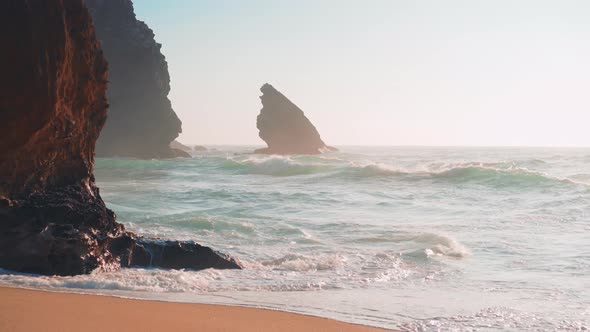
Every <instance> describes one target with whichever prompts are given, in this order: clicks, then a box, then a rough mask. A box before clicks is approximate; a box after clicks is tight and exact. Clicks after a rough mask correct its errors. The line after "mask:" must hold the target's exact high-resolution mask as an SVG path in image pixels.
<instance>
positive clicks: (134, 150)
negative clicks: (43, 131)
mask: <svg viewBox="0 0 590 332" xmlns="http://www.w3.org/2000/svg"><path fill="white" fill-rule="evenodd" d="M86 4H87V6H88V8H89V10H90V13H91V15H92V17H93V18H94V25H95V26H96V33H97V36H98V38H99V40H100V42H101V44H102V48H103V50H104V54H105V57H106V59H107V61H108V63H109V85H108V90H107V99H108V102H109V105H110V107H109V117H108V119H107V122H106V125H105V127H104V130H103V131H102V133H101V135H100V138H99V140H98V143H97V147H96V153H97V156H99V157H133V158H144V159H151V158H174V157H190V155H188V154H185V153H181V152H178V151H174V150H172V149H171V148H170V146H169V144H170V142H172V141H173V140H174V139H175V138H176V137H178V134H179V133H180V132H182V130H181V125H182V123H181V121H180V119H179V118H178V116H177V115H176V113H175V112H174V110H173V109H172V106H171V103H170V100H169V99H168V93H169V92H170V75H169V73H168V64H167V63H166V59H165V58H164V55H162V52H161V50H160V49H161V46H162V45H161V44H158V43H157V42H156V41H155V39H154V33H153V31H152V30H151V29H150V28H149V27H148V26H147V25H146V24H145V23H144V22H142V21H139V20H137V18H136V17H135V13H134V9H133V3H132V2H131V1H130V0H86Z"/></svg>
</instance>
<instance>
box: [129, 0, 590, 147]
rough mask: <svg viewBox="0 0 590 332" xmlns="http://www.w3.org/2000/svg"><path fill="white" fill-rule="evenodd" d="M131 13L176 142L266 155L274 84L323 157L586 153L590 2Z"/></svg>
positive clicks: (239, 2) (255, 0) (198, 4)
mask: <svg viewBox="0 0 590 332" xmlns="http://www.w3.org/2000/svg"><path fill="white" fill-rule="evenodd" d="M134 4H135V11H136V14H137V17H138V19H140V20H143V21H145V22H146V23H147V24H148V25H149V26H150V27H151V28H152V29H153V30H154V33H155V35H156V40H157V41H158V42H159V43H161V44H162V45H163V46H162V52H163V53H164V55H165V56H166V59H167V61H168V65H169V70H170V75H171V87H172V90H171V92H170V95H169V97H170V99H171V101H172V105H173V108H174V109H175V111H176V113H177V114H178V116H179V117H180V118H181V120H182V122H183V133H182V134H181V136H180V137H179V140H180V141H181V142H183V143H187V144H204V145H207V144H221V145H223V144H248V145H251V144H252V145H254V144H256V145H263V144H264V142H263V141H262V140H260V138H258V130H257V129H256V116H257V115H258V113H259V111H260V108H261V107H262V105H261V104H260V99H259V96H260V91H259V88H260V86H261V85H262V84H264V83H270V84H272V85H273V86H274V87H275V88H277V89H278V90H279V91H281V92H282V93H283V94H284V95H285V96H287V97H288V98H289V99H291V101H293V102H294V103H295V104H296V105H298V106H299V107H300V108H301V109H302V110H303V111H304V112H305V114H306V115H307V117H308V118H309V119H310V120H311V121H312V122H313V123H314V124H315V126H316V128H317V129H318V130H319V132H320V134H321V136H322V138H323V139H324V141H325V142H326V143H328V144H330V145H337V146H338V145H396V146H397V145H427V146H433V145H447V146H463V145H467V146H590V130H588V126H589V125H590V112H589V111H590V93H589V92H590V91H589V88H590V19H588V18H589V17H590V1H586V0H578V1H574V0H554V1H546V0H519V1H513V0H485V1H484V0H445V1H441V0H405V1H396V0H365V1H361V0H357V1H347V0H323V1H322V0H296V1H295V0H293V1H291V0H288V1H285V0H247V1H244V0H198V1H195V0H168V1H161V0H134Z"/></svg>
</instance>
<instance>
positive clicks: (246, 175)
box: [0, 146, 590, 331]
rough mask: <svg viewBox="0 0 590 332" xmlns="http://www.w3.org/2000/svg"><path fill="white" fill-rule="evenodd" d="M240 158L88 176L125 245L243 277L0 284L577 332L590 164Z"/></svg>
mask: <svg viewBox="0 0 590 332" xmlns="http://www.w3.org/2000/svg"><path fill="white" fill-rule="evenodd" d="M253 149H254V147H246V146H219V147H216V150H215V151H210V152H203V153H196V152H195V153H194V158H192V159H174V160H131V159H97V162H96V170H95V174H96V179H97V184H98V186H99V187H100V189H101V195H102V197H103V199H104V200H105V201H106V203H107V205H108V206H109V207H110V208H111V209H112V210H114V211H115V212H116V213H117V216H118V221H119V222H121V223H123V224H125V226H126V228H127V229H129V230H131V231H134V232H137V233H139V234H141V235H145V236H149V237H159V238H164V239H177V240H195V241H197V242H199V243H201V244H203V245H207V246H211V247H213V248H214V249H216V250H219V251H221V252H224V253H227V254H230V255H232V256H233V257H235V258H237V259H238V260H239V261H240V262H241V263H242V264H243V266H244V269H243V270H223V271H218V270H204V271H198V272H195V271H174V270H159V269H122V270H120V271H116V272H100V273H99V272H95V273H93V274H91V275H84V276H76V277H44V276H34V275H27V274H18V273H14V272H11V271H6V270H0V282H1V283H4V284H9V285H13V286H20V287H30V288H41V289H49V290H56V291H70V292H80V293H94V294H106V295H115V296H123V297H132V298H141V299H157V300H165V301H179V302H198V303H216V304H230V305H246V306H255V307H262V308H271V309H279V310H286V311H292V312H298V313H305V314H311V315H316V316H323V317H330V318H336V319H339V320H343V321H348V322H355V323H361V324H367V325H373V326H380V327H386V328H395V329H401V330H404V331H439V330H441V331H448V330H449V331H450V330H453V331H473V330H476V331H505V330H515V331H520V330H527V331H530V330H543V331H547V330H548V331H551V330H556V331H557V330H558V331H577V330H584V329H586V330H587V329H589V328H590V325H589V322H590V291H589V289H590V148H476V147H473V148H471V147H470V148H462V147H432V148H429V147H340V149H341V152H333V153H327V154H323V155H318V156H290V157H282V156H264V155H254V154H248V153H247V152H249V151H253Z"/></svg>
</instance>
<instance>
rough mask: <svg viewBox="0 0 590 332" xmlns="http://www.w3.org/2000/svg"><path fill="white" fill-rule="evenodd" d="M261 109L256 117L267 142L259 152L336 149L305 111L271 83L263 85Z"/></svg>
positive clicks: (312, 152) (303, 151)
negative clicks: (326, 142) (325, 141)
mask: <svg viewBox="0 0 590 332" xmlns="http://www.w3.org/2000/svg"><path fill="white" fill-rule="evenodd" d="M260 91H261V92H262V96H261V97H260V100H261V101H262V109H261V110H260V114H259V115H258V118H257V119H256V127H257V128H258V130H259V136H260V138H262V140H264V141H265V142H266V144H267V145H268V147H267V148H264V149H258V150H256V151H255V152H256V153H265V154H319V153H322V152H324V151H329V150H332V151H333V150H336V149H335V148H333V147H330V146H327V145H326V144H325V143H324V141H323V140H322V138H321V137H320V134H319V133H318V131H317V129H316V128H315V126H314V125H313V124H312V123H311V121H309V119H308V118H307V117H306V116H305V114H304V113H303V111H302V110H301V109H300V108H299V107H297V106H296V105H295V104H294V103H293V102H291V101H290V100H289V99H287V97H285V96H284V95H283V94H282V93H280V92H279V91H277V90H276V89H275V88H274V87H273V86H272V85H270V84H268V83H266V84H264V85H263V86H262V87H261V88H260Z"/></svg>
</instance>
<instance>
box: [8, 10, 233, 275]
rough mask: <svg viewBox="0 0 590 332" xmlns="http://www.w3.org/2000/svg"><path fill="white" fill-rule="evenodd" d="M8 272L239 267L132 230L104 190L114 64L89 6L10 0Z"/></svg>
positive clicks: (196, 248) (198, 249)
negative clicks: (102, 145) (100, 164)
mask: <svg viewBox="0 0 590 332" xmlns="http://www.w3.org/2000/svg"><path fill="white" fill-rule="evenodd" d="M0 36H1V39H0V40H2V46H3V49H2V52H0V73H1V75H0V267H3V268H8V269H12V270H17V271H22V272H30V273H39V274H46V275H74V274H81V273H89V272H91V271H93V270H95V269H101V268H102V269H112V268H118V267H120V266H134V265H140V266H147V265H154V266H162V267H172V268H193V269H201V268H205V267H217V268H239V265H238V264H237V263H236V262H235V261H234V260H232V259H229V258H227V257H224V256H223V255H219V254H217V253H216V252H214V251H212V250H211V249H209V248H206V247H201V246H199V245H197V244H195V243H194V242H175V241H172V242H161V241H156V240H149V239H144V238H141V237H138V236H136V235H135V234H132V233H130V232H127V231H125V229H124V227H123V225H121V224H119V223H117V222H116V220H115V214H114V213H113V212H112V211H111V210H109V209H107V208H106V206H105V204H104V202H103V201H102V199H101V197H100V193H99V190H98V188H97V187H96V185H95V181H94V175H93V166H94V146H95V143H96V140H97V138H98V135H99V132H100V130H101V128H102V126H103V124H104V122H105V119H106V116H107V112H106V108H107V102H106V98H105V90H106V82H107V76H106V75H107V64H106V62H105V60H104V58H103V55H102V51H101V49H100V45H99V43H98V41H97V39H96V37H95V33H94V28H93V26H92V21H91V18H90V15H89V14H88V11H87V9H86V7H85V6H84V4H83V2H82V0H63V1H44V0H35V1H23V0H5V1H0Z"/></svg>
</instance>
